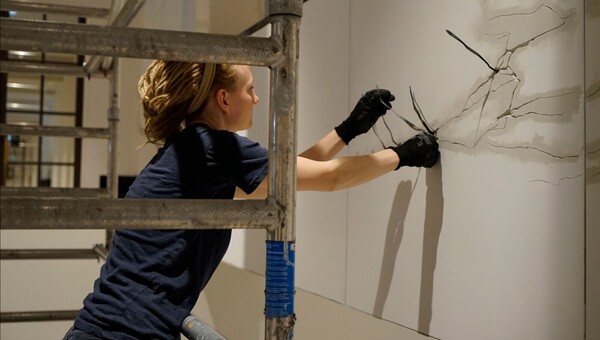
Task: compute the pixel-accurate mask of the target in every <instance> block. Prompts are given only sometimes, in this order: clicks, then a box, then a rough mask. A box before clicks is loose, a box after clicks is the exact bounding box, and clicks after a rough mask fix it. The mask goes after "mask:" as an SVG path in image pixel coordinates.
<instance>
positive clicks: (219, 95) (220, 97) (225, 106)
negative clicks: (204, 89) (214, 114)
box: [215, 89, 229, 112]
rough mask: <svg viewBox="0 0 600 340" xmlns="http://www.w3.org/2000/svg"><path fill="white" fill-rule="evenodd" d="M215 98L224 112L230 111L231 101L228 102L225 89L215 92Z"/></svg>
mask: <svg viewBox="0 0 600 340" xmlns="http://www.w3.org/2000/svg"><path fill="white" fill-rule="evenodd" d="M215 99H216V101H217V105H218V106H219V108H220V109H221V110H222V111H224V112H229V103H228V102H227V91H225V89H218V90H217V92H216V93H215Z"/></svg>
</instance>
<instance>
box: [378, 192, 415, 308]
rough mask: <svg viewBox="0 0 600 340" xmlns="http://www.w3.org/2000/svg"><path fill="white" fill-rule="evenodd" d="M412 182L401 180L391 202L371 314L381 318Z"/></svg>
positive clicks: (401, 234) (401, 233)
mask: <svg viewBox="0 0 600 340" xmlns="http://www.w3.org/2000/svg"><path fill="white" fill-rule="evenodd" d="M412 190H413V188H412V182H408V181H402V182H400V183H399V184H398V187H397V188H396V195H395V196H394V202H393V203H392V212H391V214H390V218H389V220H388V228H387V233H386V235H385V245H384V249H383V260H382V261H381V270H380V272H379V286H378V288H377V295H376V297H375V306H374V308H373V316H375V317H378V318H381V317H382V316H383V310H384V308H385V303H386V302H387V298H388V295H389V293H390V287H391V284H392V280H393V278H394V268H395V265H396V257H397V255H398V250H399V249H400V244H401V243H402V236H403V234H404V220H405V219H406V213H407V211H408V206H409V204H410V199H411V196H412Z"/></svg>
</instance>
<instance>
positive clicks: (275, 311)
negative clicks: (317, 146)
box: [265, 0, 302, 339]
mask: <svg viewBox="0 0 600 340" xmlns="http://www.w3.org/2000/svg"><path fill="white" fill-rule="evenodd" d="M269 15H270V16H271V23H272V27H271V30H272V33H271V34H272V36H273V37H275V38H276V39H278V40H280V41H284V42H285V43H284V45H283V61H282V62H281V63H279V64H278V65H277V66H275V67H274V68H272V69H271V89H270V92H271V95H270V109H269V111H270V112H269V118H270V120H271V124H270V125H269V129H270V130H269V197H270V198H272V199H274V200H275V201H277V202H278V203H279V204H280V205H281V206H282V207H283V211H284V215H283V218H284V219H283V221H282V223H281V225H280V226H279V227H278V228H275V229H271V230H269V231H268V232H267V242H266V243H267V245H266V247H267V249H266V258H267V261H266V262H267V266H266V271H265V281H266V288H265V339H292V338H293V334H294V324H295V321H296V314H295V313H294V294H295V280H294V277H295V242H296V214H295V210H296V154H297V153H296V144H297V137H296V132H297V119H296V116H297V106H298V104H297V96H298V77H297V73H298V53H299V27H300V18H301V17H302V0H281V1H278V0H271V1H270V2H269Z"/></svg>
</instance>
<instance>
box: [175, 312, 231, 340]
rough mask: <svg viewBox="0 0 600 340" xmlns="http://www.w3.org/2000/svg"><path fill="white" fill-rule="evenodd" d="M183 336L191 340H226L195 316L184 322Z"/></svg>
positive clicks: (182, 327) (190, 316) (182, 326)
mask: <svg viewBox="0 0 600 340" xmlns="http://www.w3.org/2000/svg"><path fill="white" fill-rule="evenodd" d="M181 334H183V335H184V336H185V337H186V338H188V339H190V340H225V337H224V336H222V335H221V334H219V333H218V332H217V331H215V330H214V329H213V328H212V327H210V326H209V325H208V324H207V323H205V322H204V321H202V320H200V319H198V318H197V317H196V316H195V315H193V314H190V315H189V316H188V317H186V318H185V319H184V320H183V323H182V325H181Z"/></svg>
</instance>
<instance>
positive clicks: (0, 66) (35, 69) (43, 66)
mask: <svg viewBox="0 0 600 340" xmlns="http://www.w3.org/2000/svg"><path fill="white" fill-rule="evenodd" d="M0 72H5V73H8V72H21V73H38V74H59V75H63V76H74V77H79V78H85V77H87V76H88V72H86V71H85V69H84V68H83V66H80V65H67V64H58V63H36V62H32V61H12V60H3V61H2V63H0ZM91 76H92V77H95V78H108V77H110V73H106V74H105V73H104V72H94V73H92V74H91Z"/></svg>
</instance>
